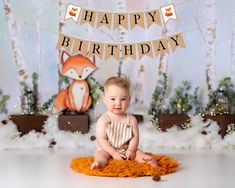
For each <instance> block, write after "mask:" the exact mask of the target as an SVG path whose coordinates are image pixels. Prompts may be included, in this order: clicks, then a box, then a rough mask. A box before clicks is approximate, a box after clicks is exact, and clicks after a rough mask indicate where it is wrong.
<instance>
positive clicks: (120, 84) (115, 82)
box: [104, 76, 130, 92]
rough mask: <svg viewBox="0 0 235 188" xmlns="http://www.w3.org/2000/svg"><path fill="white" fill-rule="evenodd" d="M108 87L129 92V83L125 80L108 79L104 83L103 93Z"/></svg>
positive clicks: (117, 78)
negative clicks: (114, 86)
mask: <svg viewBox="0 0 235 188" xmlns="http://www.w3.org/2000/svg"><path fill="white" fill-rule="evenodd" d="M110 85H116V86H118V87H120V88H123V89H126V90H127V91H128V92H129V90H130V81H129V80H128V79H127V78H123V77H117V76H113V77H110V78H108V79H107V80H106V81H105V83H104V91H105V90H107V88H108V87H109V86H110Z"/></svg>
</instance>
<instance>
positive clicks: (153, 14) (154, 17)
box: [145, 10, 162, 28]
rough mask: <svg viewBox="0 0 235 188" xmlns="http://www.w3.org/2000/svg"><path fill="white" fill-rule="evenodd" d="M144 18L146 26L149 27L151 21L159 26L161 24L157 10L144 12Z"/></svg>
mask: <svg viewBox="0 0 235 188" xmlns="http://www.w3.org/2000/svg"><path fill="white" fill-rule="evenodd" d="M145 18H146V22H147V28H149V27H150V26H151V25H152V24H153V23H156V24H158V25H160V26H161V25H162V23H161V16H160V11H159V10H152V11H148V12H145Z"/></svg>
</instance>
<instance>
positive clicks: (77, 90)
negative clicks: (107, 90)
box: [53, 51, 96, 112]
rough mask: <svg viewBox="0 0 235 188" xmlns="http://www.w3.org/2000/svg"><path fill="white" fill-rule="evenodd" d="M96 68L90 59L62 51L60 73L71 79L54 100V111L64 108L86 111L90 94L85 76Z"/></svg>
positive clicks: (89, 101)
mask: <svg viewBox="0 0 235 188" xmlns="http://www.w3.org/2000/svg"><path fill="white" fill-rule="evenodd" d="M95 70H96V66H95V65H94V63H92V61H91V60H90V59H88V58H87V57H84V56H82V55H75V56H71V55H69V54H68V53H67V52H65V51H63V52H62V55H61V68H60V74H61V75H63V76H66V77H69V78H72V79H73V82H72V83H71V85H70V86H69V88H68V89H64V90H62V91H61V92H60V93H59V94H58V95H57V97H56V99H55V102H54V109H53V111H54V112H60V111H63V110H65V109H66V108H67V109H68V110H70V111H73V112H86V111H87V110H88V108H89V107H90V105H91V96H90V95H89V87H88V84H87V82H86V80H85V79H86V78H87V77H88V76H89V75H90V74H91V73H92V72H93V71H95Z"/></svg>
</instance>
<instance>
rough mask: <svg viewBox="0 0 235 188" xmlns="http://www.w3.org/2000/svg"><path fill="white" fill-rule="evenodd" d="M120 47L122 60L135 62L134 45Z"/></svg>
mask: <svg viewBox="0 0 235 188" xmlns="http://www.w3.org/2000/svg"><path fill="white" fill-rule="evenodd" d="M120 46H121V47H120V48H121V52H122V59H123V60H125V59H126V58H127V57H131V58H132V59H134V60H136V44H121V45H120Z"/></svg>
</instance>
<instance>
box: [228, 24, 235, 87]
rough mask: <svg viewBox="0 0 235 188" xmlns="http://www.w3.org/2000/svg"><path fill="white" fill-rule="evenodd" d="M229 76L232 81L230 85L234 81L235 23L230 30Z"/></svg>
mask: <svg viewBox="0 0 235 188" xmlns="http://www.w3.org/2000/svg"><path fill="white" fill-rule="evenodd" d="M229 71H230V72H229V75H230V77H231V79H232V83H234V81H235V23H234V25H233V29H232V39H231V62H230V66H229Z"/></svg>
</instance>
